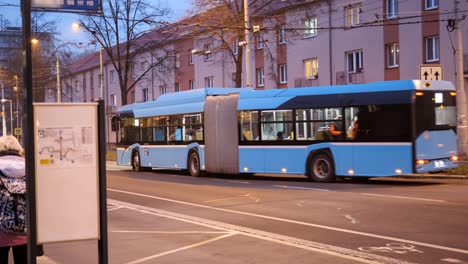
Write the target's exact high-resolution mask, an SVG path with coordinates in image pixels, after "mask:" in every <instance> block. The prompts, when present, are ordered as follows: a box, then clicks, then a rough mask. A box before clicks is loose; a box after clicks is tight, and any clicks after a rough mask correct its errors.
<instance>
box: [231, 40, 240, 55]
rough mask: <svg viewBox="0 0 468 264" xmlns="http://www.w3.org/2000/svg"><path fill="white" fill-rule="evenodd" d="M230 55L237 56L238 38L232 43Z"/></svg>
mask: <svg viewBox="0 0 468 264" xmlns="http://www.w3.org/2000/svg"><path fill="white" fill-rule="evenodd" d="M232 53H234V55H237V54H239V39H238V38H236V39H234V43H232Z"/></svg>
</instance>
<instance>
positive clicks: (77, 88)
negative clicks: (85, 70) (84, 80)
mask: <svg viewBox="0 0 468 264" xmlns="http://www.w3.org/2000/svg"><path fill="white" fill-rule="evenodd" d="M79 91H81V85H80V81H75V92H79Z"/></svg>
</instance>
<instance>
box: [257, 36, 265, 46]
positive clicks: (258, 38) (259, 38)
mask: <svg viewBox="0 0 468 264" xmlns="http://www.w3.org/2000/svg"><path fill="white" fill-rule="evenodd" d="M255 43H256V44H257V49H263V47H264V46H265V43H264V41H263V36H262V35H260V34H258V35H256V36H255Z"/></svg>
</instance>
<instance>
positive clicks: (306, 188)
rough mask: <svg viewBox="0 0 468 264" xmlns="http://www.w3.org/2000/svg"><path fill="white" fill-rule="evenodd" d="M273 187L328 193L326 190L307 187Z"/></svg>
mask: <svg viewBox="0 0 468 264" xmlns="http://www.w3.org/2000/svg"><path fill="white" fill-rule="evenodd" d="M274 186H275V187H280V188H287V189H299V190H312V191H324V192H329V191H330V190H328V189H318V188H308V187H298V186H288V185H274Z"/></svg>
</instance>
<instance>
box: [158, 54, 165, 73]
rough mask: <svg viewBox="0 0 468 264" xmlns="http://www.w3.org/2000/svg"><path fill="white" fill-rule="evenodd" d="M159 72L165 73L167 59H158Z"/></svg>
mask: <svg viewBox="0 0 468 264" xmlns="http://www.w3.org/2000/svg"><path fill="white" fill-rule="evenodd" d="M158 61H159V71H165V70H166V69H167V59H166V57H159V58H158Z"/></svg>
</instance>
